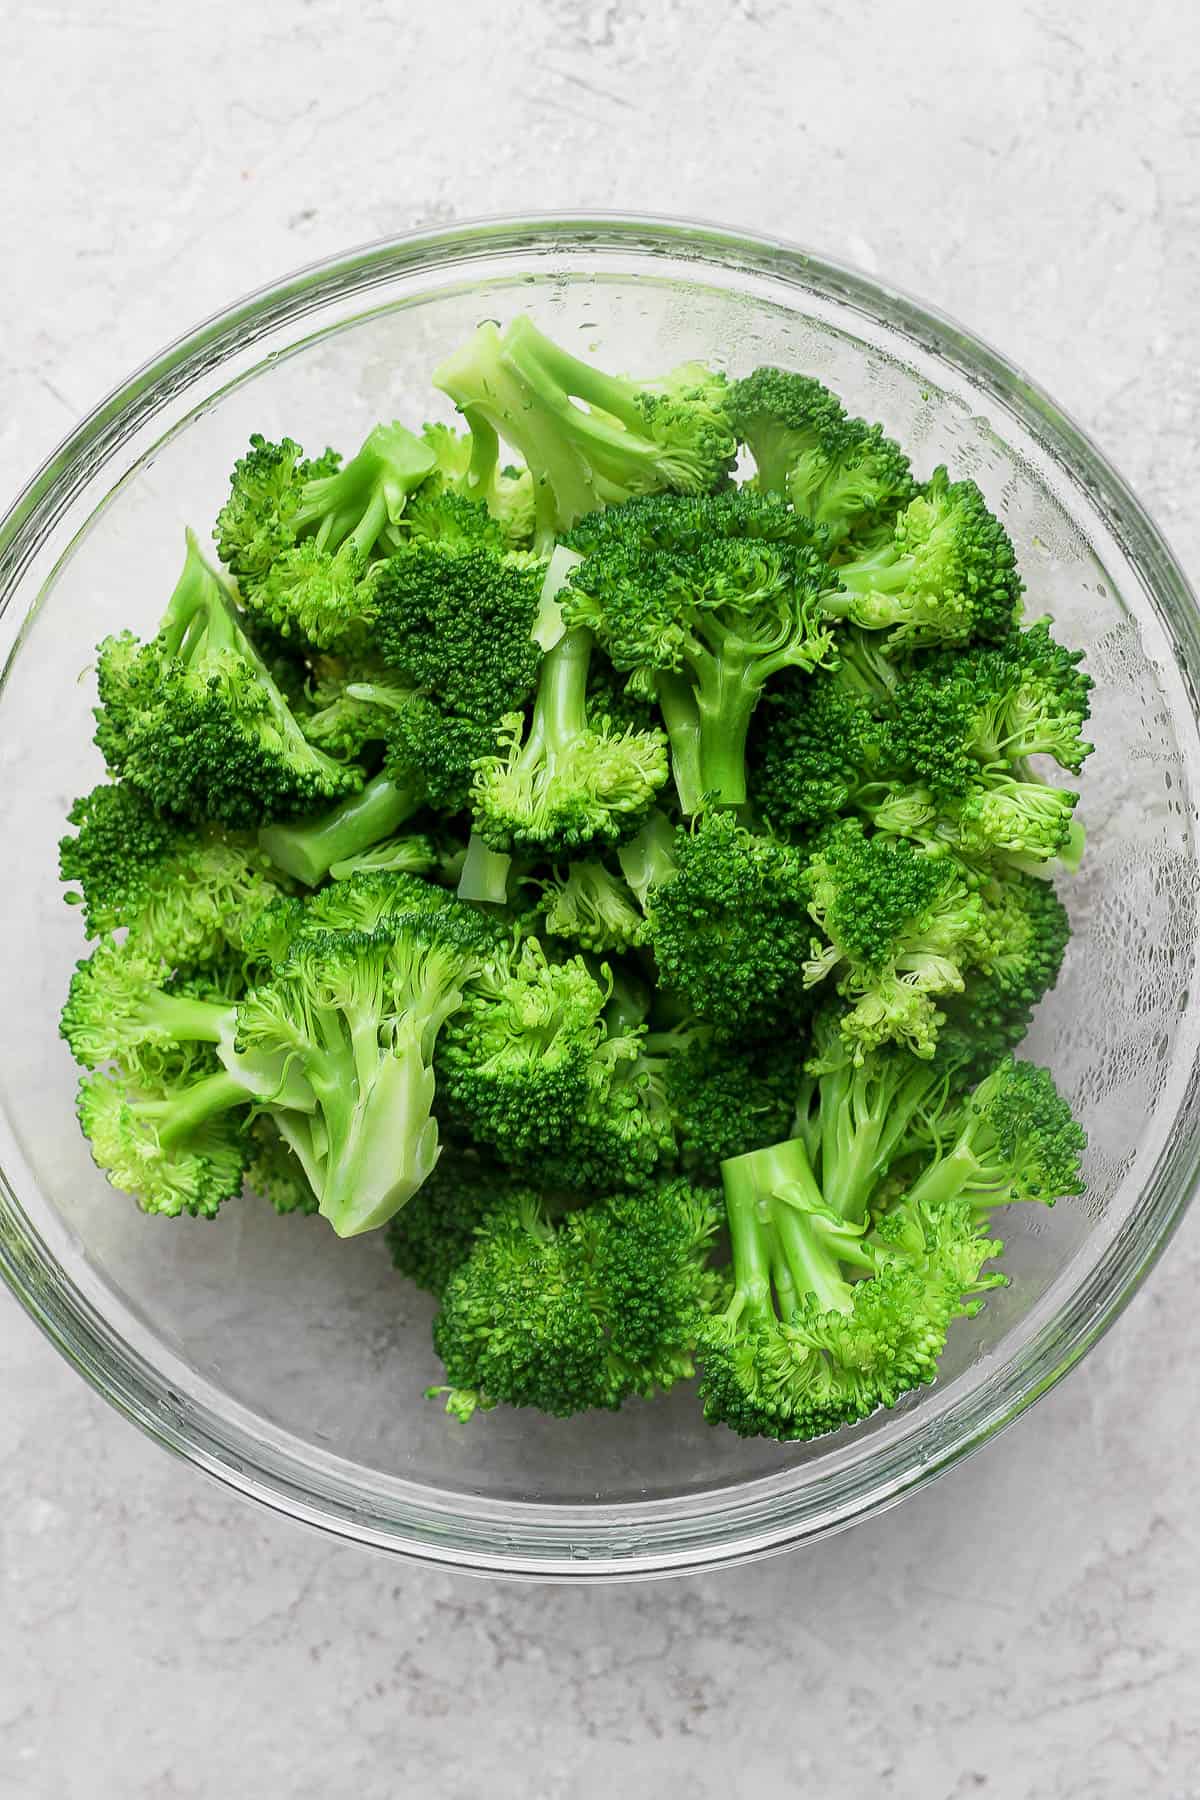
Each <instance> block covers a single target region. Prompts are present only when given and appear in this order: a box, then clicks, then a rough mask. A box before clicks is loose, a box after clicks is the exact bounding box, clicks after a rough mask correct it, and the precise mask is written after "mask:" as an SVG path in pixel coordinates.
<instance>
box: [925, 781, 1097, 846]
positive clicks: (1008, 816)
mask: <svg viewBox="0 0 1200 1800" xmlns="http://www.w3.org/2000/svg"><path fill="white" fill-rule="evenodd" d="M1078 804H1079V795H1078V794H1077V793H1074V792H1070V791H1068V790H1067V789H1066V788H1056V787H1048V786H1047V785H1046V783H1045V782H1042V781H1022V780H1019V779H1016V778H1014V777H1012V776H996V777H994V778H993V779H992V780H991V781H990V782H989V783H988V785H987V786H986V787H978V788H976V789H975V790H974V791H973V792H972V793H970V794H968V796H967V798H966V799H965V800H964V801H963V802H962V803H961V804H960V805H959V806H957V807H956V808H955V810H954V818H955V822H956V825H957V830H958V842H959V845H960V846H961V849H962V851H963V854H964V855H965V856H967V857H975V856H978V857H982V858H984V859H985V860H986V859H989V858H995V857H1009V856H1012V857H1023V858H1024V859H1025V860H1026V861H1028V862H1031V863H1044V862H1051V861H1053V860H1054V858H1055V857H1059V856H1064V855H1065V854H1066V853H1067V852H1068V850H1069V847H1070V844H1071V838H1072V832H1073V821H1074V813H1075V808H1076V806H1077V805H1078Z"/></svg>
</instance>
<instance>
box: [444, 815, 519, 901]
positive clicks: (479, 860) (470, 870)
mask: <svg viewBox="0 0 1200 1800" xmlns="http://www.w3.org/2000/svg"><path fill="white" fill-rule="evenodd" d="M511 868H512V857H511V856H509V855H508V854H507V852H506V851H503V850H489V849H488V847H487V845H486V844H485V843H484V841H483V839H482V838H481V837H480V836H479V833H478V832H477V831H473V832H472V833H471V836H470V839H469V841H468V843H467V854H466V857H465V858H464V860H463V866H462V873H461V874H460V875H459V878H458V889H457V892H458V897H459V899H460V900H479V901H483V902H484V903H485V904H487V905H490V906H503V905H504V904H505V902H506V901H507V899H508V876H509V871H510V869H511Z"/></svg>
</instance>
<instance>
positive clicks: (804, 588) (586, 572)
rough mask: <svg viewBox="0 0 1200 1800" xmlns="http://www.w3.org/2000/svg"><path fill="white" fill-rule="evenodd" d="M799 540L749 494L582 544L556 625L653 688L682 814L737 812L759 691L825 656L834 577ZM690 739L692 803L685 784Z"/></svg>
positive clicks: (652, 506)
mask: <svg viewBox="0 0 1200 1800" xmlns="http://www.w3.org/2000/svg"><path fill="white" fill-rule="evenodd" d="M676 512H677V513H678V514H679V518H678V521H674V522H673V518H672V515H673V513H676ZM628 515H633V516H632V517H628ZM797 536H798V532H797V525H796V520H795V515H794V514H793V513H792V512H791V510H790V509H789V508H788V507H787V506H785V505H784V504H782V503H781V502H778V501H776V500H775V499H774V497H773V496H768V495H756V494H754V493H753V492H752V491H751V490H748V489H745V488H742V489H738V490H737V491H736V492H735V493H733V494H730V495H717V496H714V497H713V498H711V499H708V500H699V501H694V500H670V499H659V500H656V501H646V502H640V503H638V502H631V503H630V505H628V506H626V507H622V508H621V509H620V511H619V512H617V513H615V514H611V515H608V518H607V520H606V522H605V525H604V527H603V528H601V529H599V530H596V531H593V532H591V533H590V534H589V533H583V532H581V533H580V534H578V542H579V543H580V544H581V545H582V544H584V543H586V542H588V541H589V538H590V540H591V541H592V542H593V543H594V548H592V549H590V550H589V551H588V552H587V554H585V555H584V558H583V561H582V562H581V563H579V564H578V565H577V566H576V567H575V568H574V569H573V570H572V571H571V574H570V577H569V579H568V581H567V584H566V586H565V588H564V590H563V596H562V612H563V617H564V619H565V620H566V622H567V624H568V625H572V626H580V627H586V628H587V629H588V630H590V631H592V632H594V634H595V636H596V639H597V642H598V643H599V644H600V646H601V647H602V649H603V650H604V651H605V653H606V655H607V656H608V657H609V659H610V661H611V662H612V663H613V664H614V666H615V667H616V668H618V669H622V670H626V671H629V672H631V673H632V674H634V675H635V676H636V677H637V678H638V679H639V680H642V681H646V682H654V683H656V684H657V686H658V689H659V695H660V699H661V700H662V703H663V713H664V720H665V723H666V726H667V731H668V734H669V736H670V738H671V746H672V751H673V754H674V758H675V763H676V782H677V784H679V785H680V788H681V797H684V799H685V807H686V810H688V811H695V810H696V809H697V806H698V804H699V802H700V800H701V798H703V796H705V795H708V796H710V797H715V798H716V799H717V800H718V801H720V802H722V803H725V804H729V805H740V804H741V803H742V802H743V801H744V800H745V798H746V767H745V750H746V738H747V733H748V731H749V728H750V721H751V718H752V716H753V713H754V709H755V707H756V706H757V704H758V700H759V696H760V694H761V692H762V690H763V687H764V686H765V685H766V683H767V682H768V681H770V680H771V678H772V677H773V676H776V675H778V674H780V673H781V672H782V671H783V670H785V669H811V668H813V667H815V666H816V665H817V664H819V663H822V662H824V661H826V660H827V659H828V658H829V657H830V656H831V655H832V651H833V640H832V637H831V635H830V633H829V631H828V629H827V625H826V622H825V620H824V615H823V612H822V590H823V589H824V588H825V587H826V586H827V584H828V571H827V569H826V565H825V563H824V562H823V560H822V559H821V558H820V557H819V556H818V555H817V554H816V552H815V551H814V550H812V549H810V548H808V547H807V546H806V545H805V544H804V543H803V542H798V541H797ZM664 684H672V688H673V691H674V693H675V696H676V698H675V704H674V707H672V705H671V704H670V703H669V702H668V696H667V693H666V691H665V687H664ZM692 738H694V739H695V741H696V750H695V755H696V757H697V759H698V768H697V770H696V773H695V778H694V781H689V782H687V783H686V788H687V789H690V788H691V787H692V786H695V787H697V788H698V790H699V791H698V792H697V793H696V794H694V795H693V794H691V793H690V792H685V784H684V783H683V782H681V774H682V773H683V771H684V770H685V768H686V766H687V761H688V757H689V754H690V751H689V749H688V747H687V746H688V744H689V742H690V740H691V739H692Z"/></svg>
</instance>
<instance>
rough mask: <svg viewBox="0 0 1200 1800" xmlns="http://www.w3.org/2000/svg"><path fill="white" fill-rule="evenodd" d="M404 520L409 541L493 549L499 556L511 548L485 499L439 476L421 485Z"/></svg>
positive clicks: (449, 548)
mask: <svg viewBox="0 0 1200 1800" xmlns="http://www.w3.org/2000/svg"><path fill="white" fill-rule="evenodd" d="M402 523H403V529H404V536H405V539H406V540H407V541H408V542H410V543H418V542H421V543H436V544H441V545H443V546H444V547H445V548H446V549H448V550H454V551H457V552H459V553H461V552H463V551H465V550H490V551H492V552H493V553H494V554H498V555H503V554H504V553H505V551H507V550H509V549H510V548H511V544H510V542H509V539H508V537H507V535H506V533H505V531H504V529H503V527H502V526H501V525H500V524H499V523H498V521H497V520H495V519H493V517H492V515H491V514H490V513H489V511H488V509H487V507H486V505H485V504H484V503H483V501H482V500H471V499H468V497H467V495H466V494H462V493H456V492H454V490H453V489H451V488H447V486H446V485H445V483H444V481H443V480H442V479H440V478H439V477H438V476H436V475H435V476H432V477H431V478H430V480H429V481H427V482H426V483H425V485H424V486H423V487H421V488H418V490H417V492H416V493H415V494H414V496H413V498H412V500H411V501H410V502H409V504H408V507H407V508H406V510H405V514H404V519H403V522H402Z"/></svg>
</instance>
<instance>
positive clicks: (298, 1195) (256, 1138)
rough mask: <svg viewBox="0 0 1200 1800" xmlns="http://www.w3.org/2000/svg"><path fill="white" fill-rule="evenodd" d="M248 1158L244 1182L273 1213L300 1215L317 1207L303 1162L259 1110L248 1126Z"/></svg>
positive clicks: (274, 1125) (266, 1115)
mask: <svg viewBox="0 0 1200 1800" xmlns="http://www.w3.org/2000/svg"><path fill="white" fill-rule="evenodd" d="M247 1135H248V1137H249V1150H248V1159H247V1162H246V1186H247V1187H248V1188H249V1189H250V1190H251V1192H252V1193H255V1194H257V1195H258V1197H259V1199H260V1200H265V1201H266V1202H267V1204H268V1205H269V1206H271V1207H272V1208H273V1209H274V1210H275V1211H276V1212H277V1213H280V1214H284V1213H296V1214H298V1215H300V1216H304V1215H306V1214H310V1213H315V1212H316V1211H317V1196H316V1195H315V1194H314V1193H313V1191H312V1187H311V1186H310V1184H309V1180H308V1176H307V1175H306V1174H305V1173H304V1167H303V1164H302V1163H301V1161H300V1158H299V1157H298V1156H297V1155H296V1153H295V1151H294V1150H292V1149H291V1148H290V1147H289V1145H288V1144H287V1143H286V1142H285V1141H284V1139H283V1138H282V1137H281V1136H280V1132H279V1127H278V1125H277V1124H276V1123H275V1120H274V1119H273V1118H272V1117H271V1115H270V1113H259V1115H258V1117H257V1118H256V1119H255V1120H254V1121H253V1122H252V1123H251V1125H250V1126H249V1127H248V1132H247Z"/></svg>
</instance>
